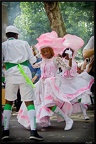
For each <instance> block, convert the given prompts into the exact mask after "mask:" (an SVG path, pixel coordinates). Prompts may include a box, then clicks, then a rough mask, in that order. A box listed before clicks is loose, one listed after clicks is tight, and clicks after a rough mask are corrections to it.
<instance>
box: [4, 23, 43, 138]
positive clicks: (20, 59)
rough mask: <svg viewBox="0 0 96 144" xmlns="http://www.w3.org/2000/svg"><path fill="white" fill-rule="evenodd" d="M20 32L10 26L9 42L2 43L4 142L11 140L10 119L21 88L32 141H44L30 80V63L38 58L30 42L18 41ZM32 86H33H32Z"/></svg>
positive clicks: (7, 30) (8, 31)
mask: <svg viewBox="0 0 96 144" xmlns="http://www.w3.org/2000/svg"><path fill="white" fill-rule="evenodd" d="M18 35H19V30H18V29H17V28H16V27H15V26H13V25H10V26H8V27H7V28H6V37H7V41H5V42H3V43H2V63H4V65H5V68H6V73H5V81H6V85H5V99H6V103H5V106H4V111H3V116H4V129H3V131H2V140H3V141H8V140H10V130H9V124H10V118H11V113H12V104H13V101H14V100H16V99H17V91H18V87H19V88H20V94H21V101H25V104H26V107H27V111H28V118H29V120H30V140H31V139H34V140H43V139H44V138H43V137H42V136H40V135H39V134H38V133H37V130H36V111H35V107H34V101H33V100H34V98H35V97H34V91H33V88H32V86H33V85H32V84H33V83H32V81H31V80H30V79H31V78H32V77H31V71H30V69H29V68H28V61H29V62H30V63H31V64H33V63H34V62H36V57H35V56H34V55H33V53H32V50H31V48H30V46H29V44H28V42H26V41H23V40H19V39H18ZM31 85H32V86H31Z"/></svg>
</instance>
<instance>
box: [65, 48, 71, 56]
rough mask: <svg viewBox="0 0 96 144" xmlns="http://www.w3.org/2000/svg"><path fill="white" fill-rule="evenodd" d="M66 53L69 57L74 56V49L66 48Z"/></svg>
mask: <svg viewBox="0 0 96 144" xmlns="http://www.w3.org/2000/svg"><path fill="white" fill-rule="evenodd" d="M65 53H66V54H68V55H69V58H72V51H71V50H70V49H69V50H66V51H65Z"/></svg>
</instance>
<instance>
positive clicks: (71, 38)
mask: <svg viewBox="0 0 96 144" xmlns="http://www.w3.org/2000/svg"><path fill="white" fill-rule="evenodd" d="M63 38H65V41H64V42H63V45H64V49H66V48H68V47H70V48H72V49H73V50H74V54H73V57H75V55H76V53H77V51H78V49H80V48H82V47H83V45H84V41H83V39H82V38H80V37H78V36H76V35H71V34H66V35H65V36H64V37H63Z"/></svg>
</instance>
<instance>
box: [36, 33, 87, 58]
mask: <svg viewBox="0 0 96 144" xmlns="http://www.w3.org/2000/svg"><path fill="white" fill-rule="evenodd" d="M37 41H38V43H37V44H36V45H35V47H36V48H37V49H38V50H39V51H40V50H41V49H42V48H45V47H48V46H49V47H51V48H52V49H53V50H54V53H55V55H58V54H59V53H60V54H61V53H62V52H63V51H64V50H65V49H66V48H68V47H70V48H72V49H73V50H74V55H73V57H75V55H76V53H77V50H78V49H80V48H82V46H83V45H84V41H83V39H82V38H80V37H78V36H76V35H71V34H66V35H65V36H64V37H63V38H59V37H58V35H57V33H56V32H55V31H52V32H48V33H44V34H41V35H40V36H39V38H37Z"/></svg>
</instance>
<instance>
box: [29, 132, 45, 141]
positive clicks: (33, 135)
mask: <svg viewBox="0 0 96 144" xmlns="http://www.w3.org/2000/svg"><path fill="white" fill-rule="evenodd" d="M30 140H39V141H41V140H44V138H43V137H42V136H40V135H38V133H37V130H31V131H30Z"/></svg>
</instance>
